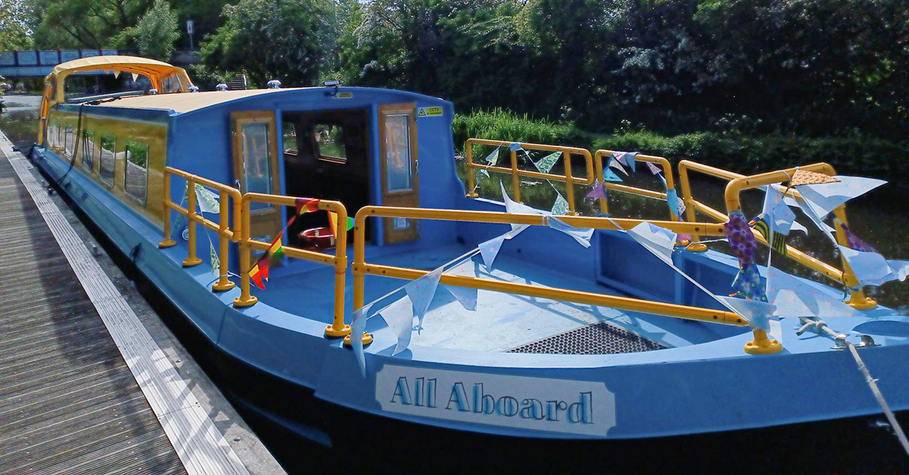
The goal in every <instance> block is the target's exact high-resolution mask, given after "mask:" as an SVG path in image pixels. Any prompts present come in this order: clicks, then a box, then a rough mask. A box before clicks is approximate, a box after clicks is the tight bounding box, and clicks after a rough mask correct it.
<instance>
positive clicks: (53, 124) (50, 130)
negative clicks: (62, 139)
mask: <svg viewBox="0 0 909 475" xmlns="http://www.w3.org/2000/svg"><path fill="white" fill-rule="evenodd" d="M56 134H57V121H55V120H52V121H50V122H49V123H48V124H47V137H46V139H47V146H48V147H50V148H54V139H55V138H56V137H55V135H56Z"/></svg>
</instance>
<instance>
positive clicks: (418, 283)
mask: <svg viewBox="0 0 909 475" xmlns="http://www.w3.org/2000/svg"><path fill="white" fill-rule="evenodd" d="M441 277H442V268H441V267H439V268H438V269H435V270H434V271H432V272H430V273H428V274H426V275H424V276H423V277H420V278H419V279H417V280H415V281H413V282H410V283H409V284H407V285H405V286H404V291H405V292H407V296H408V297H410V301H411V302H413V313H414V316H415V317H417V318H418V319H419V320H420V325H419V327H417V328H418V330H422V329H423V317H424V316H425V315H426V311H427V310H429V304H430V303H432V298H433V296H435V295H436V288H438V286H439V279H440V278H441Z"/></svg>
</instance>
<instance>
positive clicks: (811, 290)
mask: <svg viewBox="0 0 909 475" xmlns="http://www.w3.org/2000/svg"><path fill="white" fill-rule="evenodd" d="M767 298H768V299H769V301H770V303H772V304H774V305H776V307H777V315H780V316H781V317H820V318H826V317H851V316H853V315H855V314H856V313H857V311H856V310H855V309H854V308H852V307H850V306H849V305H846V304H845V303H843V301H842V300H840V299H839V298H837V297H834V296H831V295H829V294H827V293H825V292H824V291H822V290H820V289H818V288H816V287H814V286H812V285H811V284H810V283H808V282H805V281H803V280H801V279H798V278H796V277H794V276H792V275H790V274H787V273H785V272H783V271H781V270H779V269H777V268H776V267H772V266H771V267H770V268H769V269H768V270H767Z"/></svg>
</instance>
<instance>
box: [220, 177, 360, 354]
mask: <svg viewBox="0 0 909 475" xmlns="http://www.w3.org/2000/svg"><path fill="white" fill-rule="evenodd" d="M296 202H297V198H295V197H292V196H282V195H266V194H262V193H246V194H245V195H243V200H242V207H241V216H242V224H241V226H240V240H239V246H240V296H239V297H237V298H236V299H234V306H235V307H249V306H250V305H254V304H255V303H256V302H257V301H258V299H256V297H255V296H253V295H251V294H250V283H249V269H250V266H251V263H250V254H251V252H252V250H253V249H256V250H260V251H268V247H269V246H270V244H269V243H267V242H262V241H256V240H254V239H251V238H250V237H249V229H250V226H249V216H250V211H249V205H250V203H266V204H271V205H277V206H290V207H294V206H296ZM318 209H320V210H326V211H332V212H334V213H337V215H338V223H340V224H339V226H340V228H341V229H344V227H345V223H347V208H345V207H344V205H343V204H342V203H341V202H339V201H329V200H319V204H318ZM283 250H284V255H286V256H287V257H292V258H295V259H303V260H307V261H312V262H318V263H320V264H326V265H330V266H333V267H334V268H335V299H334V300H335V301H334V318H333V320H332V324H331V325H329V326H328V328H326V329H325V336H329V337H342V336H345V335H347V334H349V333H350V326H349V325H345V324H344V279H345V275H346V272H347V232H339V233H338V235H337V236H336V241H335V255H331V254H323V253H321V252H315V251H308V250H306V249H299V248H296V247H290V246H283Z"/></svg>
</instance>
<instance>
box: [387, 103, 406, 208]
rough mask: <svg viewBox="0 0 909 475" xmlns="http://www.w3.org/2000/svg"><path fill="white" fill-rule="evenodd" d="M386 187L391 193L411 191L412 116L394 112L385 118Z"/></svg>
mask: <svg viewBox="0 0 909 475" xmlns="http://www.w3.org/2000/svg"><path fill="white" fill-rule="evenodd" d="M385 150H386V154H385V159H386V160H387V162H386V164H385V165H386V166H385V169H386V170H387V176H386V188H387V189H388V192H389V193H392V192H395V191H410V190H411V189H412V187H413V185H412V183H411V177H410V116H409V115H408V114H392V115H388V116H387V117H386V119H385Z"/></svg>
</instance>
